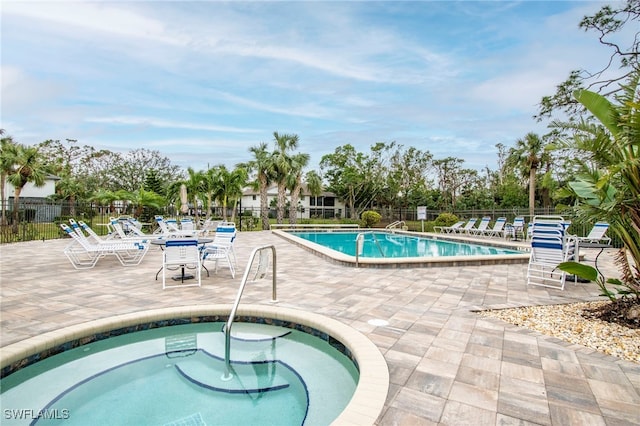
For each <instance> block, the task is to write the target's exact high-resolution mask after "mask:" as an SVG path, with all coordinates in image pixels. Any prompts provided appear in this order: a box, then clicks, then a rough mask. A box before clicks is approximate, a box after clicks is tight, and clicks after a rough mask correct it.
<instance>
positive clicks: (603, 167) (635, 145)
mask: <svg viewBox="0 0 640 426" xmlns="http://www.w3.org/2000/svg"><path fill="white" fill-rule="evenodd" d="M639 89H640V70H638V71H636V73H635V74H634V75H633V76H632V77H631V78H630V79H629V82H628V84H626V85H624V86H623V88H622V90H623V91H622V92H619V93H617V94H616V96H615V98H616V101H617V103H616V104H614V103H612V102H610V101H609V100H608V99H607V98H605V97H604V96H602V95H600V94H598V93H596V92H592V91H589V90H578V91H576V92H575V94H574V96H575V98H576V100H577V101H578V102H580V103H581V104H582V105H584V106H585V107H586V108H587V110H588V111H589V112H590V113H591V114H592V116H593V117H594V118H595V119H596V120H597V121H598V122H599V123H598V124H596V123H594V122H592V121H590V120H581V121H580V122H569V123H566V122H565V123H562V122H557V121H556V122H554V123H552V125H553V126H555V127H560V128H562V129H563V130H565V131H567V130H568V131H570V132H571V137H570V138H566V139H564V140H559V141H558V144H557V145H556V146H555V147H556V148H557V149H563V148H571V149H574V150H576V151H578V152H579V153H580V154H581V155H580V158H584V160H583V163H582V166H583V167H582V170H581V171H580V173H579V174H578V175H577V176H576V179H575V180H573V181H571V182H569V184H568V186H567V187H566V188H565V189H566V190H567V191H571V192H572V193H573V194H574V195H575V196H576V198H577V199H578V201H579V203H578V204H577V206H576V212H577V214H578V215H579V217H581V218H583V219H586V220H590V221H593V222H595V221H597V220H606V221H607V222H609V224H610V227H609V229H610V231H611V232H612V233H614V234H615V235H617V236H618V237H619V238H620V240H621V241H622V243H623V246H624V247H623V250H622V251H621V253H620V255H619V256H618V257H617V259H616V261H617V264H618V265H619V266H620V269H621V272H622V281H621V284H622V285H623V286H624V287H625V288H626V290H623V294H634V295H635V296H636V298H640V90H639ZM629 258H631V260H629ZM603 290H605V292H606V295H607V296H609V297H611V298H612V299H613V297H612V296H613V295H612V294H611V293H609V292H608V291H607V290H606V289H604V288H603Z"/></svg>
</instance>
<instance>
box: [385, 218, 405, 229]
mask: <svg viewBox="0 0 640 426" xmlns="http://www.w3.org/2000/svg"><path fill="white" fill-rule="evenodd" d="M398 228H399V229H402V230H403V231H406V230H407V224H406V222H405V221H404V220H396V221H395V222H392V223H390V224H388V225H387V226H385V229H398Z"/></svg>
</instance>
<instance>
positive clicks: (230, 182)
mask: <svg viewBox="0 0 640 426" xmlns="http://www.w3.org/2000/svg"><path fill="white" fill-rule="evenodd" d="M218 177H219V179H218V183H219V185H220V191H219V192H218V194H219V195H218V201H219V202H220V204H221V205H222V218H223V220H227V206H228V205H229V204H231V206H232V211H231V218H232V220H233V219H235V212H236V210H235V206H236V203H237V202H238V200H239V199H240V197H242V190H243V188H244V187H245V185H246V184H247V179H248V177H247V171H246V169H245V168H244V167H236V168H235V169H233V170H232V171H229V170H228V169H227V168H226V167H225V166H219V174H218Z"/></svg>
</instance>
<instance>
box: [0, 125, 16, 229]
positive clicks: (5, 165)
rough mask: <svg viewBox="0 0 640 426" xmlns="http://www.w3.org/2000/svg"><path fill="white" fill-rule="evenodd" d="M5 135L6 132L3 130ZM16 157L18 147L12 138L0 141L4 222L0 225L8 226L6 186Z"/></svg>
mask: <svg viewBox="0 0 640 426" xmlns="http://www.w3.org/2000/svg"><path fill="white" fill-rule="evenodd" d="M3 133H4V130H3ZM16 156H17V145H16V143H15V142H14V141H13V139H12V138H11V136H8V137H6V138H2V139H1V140H0V195H1V200H0V202H1V203H2V205H1V206H0V207H2V221H1V222H0V224H2V225H6V224H7V216H6V211H7V198H6V194H5V186H6V182H7V176H8V175H9V174H10V173H13V171H14V166H15V164H16Z"/></svg>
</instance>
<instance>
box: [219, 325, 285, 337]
mask: <svg viewBox="0 0 640 426" xmlns="http://www.w3.org/2000/svg"><path fill="white" fill-rule="evenodd" d="M223 331H224V329H223ZM290 333H291V329H289V328H286V327H278V326H274V325H269V324H258V323H251V322H236V323H233V326H232V327H231V337H232V338H233V339H237V340H245V341H251V342H260V341H268V340H274V339H277V338H280V337H284V336H286V335H287V334H290Z"/></svg>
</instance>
